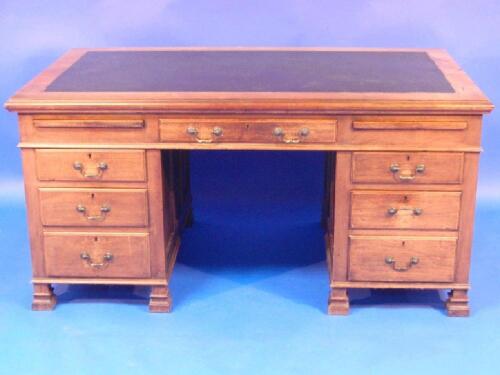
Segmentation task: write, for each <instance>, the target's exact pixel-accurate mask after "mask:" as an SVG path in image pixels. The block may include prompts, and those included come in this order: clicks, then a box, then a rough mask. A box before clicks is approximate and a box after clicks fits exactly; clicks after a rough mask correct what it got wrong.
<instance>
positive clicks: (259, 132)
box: [160, 119, 337, 145]
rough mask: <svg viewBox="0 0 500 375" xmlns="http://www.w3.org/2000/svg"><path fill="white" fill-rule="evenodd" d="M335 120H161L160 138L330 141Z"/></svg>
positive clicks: (289, 143) (290, 141) (272, 142)
mask: <svg viewBox="0 0 500 375" xmlns="http://www.w3.org/2000/svg"><path fill="white" fill-rule="evenodd" d="M336 126H337V122H336V121H335V120H260V121H255V120H253V121H243V120H242V121H239V120H226V119H223V120H192V121H186V120H180V121H175V120H160V140H161V141H162V142H179V143H240V142H246V143H266V144H288V145H292V144H308V143H310V144H331V143H334V142H335V138H336Z"/></svg>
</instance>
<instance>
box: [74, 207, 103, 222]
mask: <svg viewBox="0 0 500 375" xmlns="http://www.w3.org/2000/svg"><path fill="white" fill-rule="evenodd" d="M76 210H77V211H78V212H79V213H81V214H82V215H83V216H84V217H85V218H86V219H87V220H88V221H103V220H104V219H105V218H106V215H107V214H108V212H110V211H111V206H108V205H102V206H101V208H100V211H101V214H100V215H87V207H85V206H84V205H83V204H79V205H77V206H76Z"/></svg>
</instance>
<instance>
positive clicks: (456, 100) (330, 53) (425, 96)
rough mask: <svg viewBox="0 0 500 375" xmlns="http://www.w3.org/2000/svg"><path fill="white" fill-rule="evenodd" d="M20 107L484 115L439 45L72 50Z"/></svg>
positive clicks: (23, 94) (12, 105) (24, 92)
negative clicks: (347, 47) (397, 47)
mask: <svg viewBox="0 0 500 375" xmlns="http://www.w3.org/2000/svg"><path fill="white" fill-rule="evenodd" d="M6 107H7V108H8V109H9V110H13V111H19V112H26V111H40V112H45V111H52V112H54V111H61V112H64V111H72V110H79V111H93V112H95V111H122V112H125V111H131V110H132V111H138V110H139V111H144V112H146V111H189V110H198V111H199V110H201V111H236V112H237V111H252V110H254V111H269V110H273V111H280V110H283V111H293V110H297V111H321V112H323V111H326V112H329V111H333V112H339V111H340V112H345V111H351V112H357V111H360V112H378V111H383V112H388V111H389V112H390V111H394V112H404V111H433V112H439V111H443V112H446V113H448V112H488V111H490V110H491V109H492V108H493V106H492V104H491V103H490V102H489V100H488V99H487V98H486V97H485V96H484V95H483V94H482V93H481V91H480V90H479V89H478V88H477V87H476V86H475V85H474V83H473V82H472V81H471V80H470V79H469V78H468V77H467V75H466V74H465V73H464V72H463V71H462V70H461V69H460V68H459V67H458V65H457V64H456V63H455V62H454V61H453V60H452V59H451V57H450V56H449V55H448V54H447V53H446V52H445V51H443V50H436V49H427V50H424V49H418V50H417V49H352V48H351V49H328V48H279V49H276V48H274V49H270V48H219V49H213V48H212V49H207V48H148V49H139V48H136V49H92V50H89V49H74V50H71V51H69V52H68V53H67V54H65V55H64V56H63V57H61V58H60V59H59V60H58V61H56V62H55V63H54V64H53V65H52V66H51V67H49V68H48V69H47V70H45V71H44V72H42V73H41V74H40V75H39V76H37V77H36V78H35V79H34V80H32V81H31V82H30V83H28V84H27V85H26V86H24V87H23V88H22V89H21V90H20V91H19V92H18V93H16V95H15V96H13V97H12V98H11V99H10V100H9V101H8V102H7V103H6Z"/></svg>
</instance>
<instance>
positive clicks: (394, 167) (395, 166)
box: [389, 163, 425, 181]
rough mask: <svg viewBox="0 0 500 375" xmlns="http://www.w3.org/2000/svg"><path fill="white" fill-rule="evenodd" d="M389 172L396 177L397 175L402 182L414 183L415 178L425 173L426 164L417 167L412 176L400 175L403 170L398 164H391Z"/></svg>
mask: <svg viewBox="0 0 500 375" xmlns="http://www.w3.org/2000/svg"><path fill="white" fill-rule="evenodd" d="M389 170H390V171H391V172H392V173H393V174H394V176H395V177H396V174H397V177H398V178H399V180H400V181H412V180H414V179H415V178H417V176H418V175H419V174H422V173H424V172H425V165H424V164H417V166H416V167H415V173H414V174H410V175H403V174H400V173H399V172H400V170H401V168H400V166H399V164H397V163H393V164H391V166H390V167H389Z"/></svg>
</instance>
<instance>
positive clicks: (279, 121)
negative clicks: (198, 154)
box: [6, 48, 493, 316]
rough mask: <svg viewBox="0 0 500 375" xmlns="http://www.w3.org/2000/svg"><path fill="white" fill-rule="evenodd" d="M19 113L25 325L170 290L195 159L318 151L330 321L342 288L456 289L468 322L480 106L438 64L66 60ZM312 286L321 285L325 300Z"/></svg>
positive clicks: (79, 56)
mask: <svg viewBox="0 0 500 375" xmlns="http://www.w3.org/2000/svg"><path fill="white" fill-rule="evenodd" d="M6 107H7V109H9V110H11V111H16V112H18V113H19V125H20V134H21V143H20V144H19V147H20V148H21V150H22V156H23V166H24V178H25V184H26V202H27V206H28V220H29V231H30V241H31V255H32V263H33V284H34V300H33V309H35V310H47V309H51V308H53V306H54V304H55V301H56V300H55V296H54V294H53V290H52V284H55V283H65V284H70V283H75V284H132V285H148V286H151V287H152V291H151V300H150V304H149V306H150V310H151V311H154V312H163V311H170V308H171V299H170V294H169V290H168V282H169V278H170V275H171V273H172V268H173V266H174V263H175V259H176V255H177V251H178V248H179V243H180V242H179V241H180V233H181V230H182V228H183V226H184V225H186V224H190V222H191V220H192V215H191V204H190V202H191V196H190V186H189V163H188V160H189V159H188V150H194V149H206V150H221V149H224V150H321V151H324V152H325V153H326V154H327V162H326V166H325V199H324V210H323V225H324V228H325V232H326V236H325V238H326V246H327V254H328V267H329V271H330V288H331V292H330V298H329V301H328V312H329V313H330V314H346V313H347V312H348V310H349V300H348V297H347V290H348V289H349V288H416V289H449V290H451V292H450V297H449V299H448V301H447V304H446V307H447V310H448V313H449V315H451V316H466V315H468V313H469V307H468V298H467V290H468V289H469V264H470V254H471V244H472V229H473V216H474V204H475V194H476V180H477V172H478V159H479V152H480V151H481V148H480V137H481V120H482V115H483V114H484V113H486V112H490V111H491V110H492V108H493V106H492V104H491V103H490V102H489V101H488V99H487V98H486V97H485V96H484V95H483V94H482V93H481V91H480V90H479V89H478V88H477V87H476V86H475V85H474V83H473V82H472V81H471V80H470V79H469V78H468V77H467V76H466V74H465V73H464V72H463V71H462V70H461V69H460V68H459V67H458V66H457V65H456V63H455V62H454V61H453V60H452V59H451V58H450V57H449V56H448V54H447V53H446V52H445V51H443V50H436V49H429V50H409V49H399V50H383V49H328V48H315V49H303V48H284V49H267V48H252V49H247V48H245V49H228V48H225V49H222V48H221V49H205V48H180V49H174V48H147V49H105V50H97V49H96V50H86V49H75V50H71V51H69V52H68V53H67V54H65V55H64V56H63V57H62V58H60V59H59V60H58V61H56V62H55V63H54V64H53V65H52V66H50V67H49V68H48V69H47V70H45V71H44V72H43V73H42V74H40V75H39V76H38V77H36V78H35V79H34V80H32V81H31V82H30V83H28V84H27V85H26V86H24V87H23V88H22V89H21V90H20V91H19V92H18V93H16V94H15V95H14V96H13V97H12V98H11V99H10V100H9V101H8V102H7V103H6ZM318 287H319V286H318Z"/></svg>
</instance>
